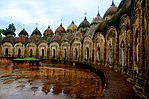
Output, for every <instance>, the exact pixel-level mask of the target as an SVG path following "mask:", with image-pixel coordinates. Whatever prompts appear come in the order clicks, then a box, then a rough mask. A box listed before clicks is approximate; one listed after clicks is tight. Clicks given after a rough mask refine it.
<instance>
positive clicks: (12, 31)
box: [0, 23, 16, 36]
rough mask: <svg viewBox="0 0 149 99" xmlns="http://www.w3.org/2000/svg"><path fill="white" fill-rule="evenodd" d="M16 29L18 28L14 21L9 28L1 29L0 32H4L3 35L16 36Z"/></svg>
mask: <svg viewBox="0 0 149 99" xmlns="http://www.w3.org/2000/svg"><path fill="white" fill-rule="evenodd" d="M15 31H16V28H15V26H14V24H13V23H11V24H9V26H8V28H6V30H3V29H1V30H0V32H1V33H3V35H5V36H8V35H13V36H15V35H16V34H15Z"/></svg>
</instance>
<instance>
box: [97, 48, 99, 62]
mask: <svg viewBox="0 0 149 99" xmlns="http://www.w3.org/2000/svg"><path fill="white" fill-rule="evenodd" d="M97 62H98V63H99V62H100V47H98V49H97Z"/></svg>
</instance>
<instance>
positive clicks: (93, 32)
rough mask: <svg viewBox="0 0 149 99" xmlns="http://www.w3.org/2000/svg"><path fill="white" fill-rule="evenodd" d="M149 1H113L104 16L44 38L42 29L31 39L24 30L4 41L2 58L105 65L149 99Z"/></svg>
mask: <svg viewBox="0 0 149 99" xmlns="http://www.w3.org/2000/svg"><path fill="white" fill-rule="evenodd" d="M148 8H149V1H148V0H122V1H121V2H120V4H119V6H118V7H116V6H115V4H114V2H112V4H111V6H110V7H109V8H108V9H107V11H106V12H105V14H104V16H103V17H101V16H100V13H99V12H98V14H97V16H96V17H95V18H94V19H93V20H92V22H91V23H90V22H88V20H87V18H86V16H85V18H84V20H83V21H82V22H81V23H80V24H79V26H77V25H75V23H74V21H72V23H71V24H70V25H69V26H68V27H67V29H66V30H65V28H64V27H63V25H62V24H60V26H59V27H58V28H57V29H56V31H55V32H53V31H52V30H51V29H50V26H48V28H47V29H46V30H45V31H44V33H43V36H42V34H41V32H40V31H39V30H38V27H36V29H35V30H34V31H33V32H32V34H31V36H30V37H29V36H28V33H27V31H26V30H25V29H23V30H22V31H21V32H20V33H19V37H15V36H13V35H8V36H6V37H3V38H2V40H1V41H0V56H1V57H36V58H42V59H54V60H62V61H68V62H84V63H91V64H97V65H98V66H101V65H105V66H109V67H110V68H113V69H115V70H116V71H119V72H121V74H123V75H127V76H128V78H129V79H128V80H129V81H132V82H135V85H134V90H136V91H137V90H138V91H139V92H141V93H143V94H144V95H145V96H149V43H148V42H149V10H148Z"/></svg>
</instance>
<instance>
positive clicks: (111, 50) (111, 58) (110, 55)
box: [108, 44, 113, 65]
mask: <svg viewBox="0 0 149 99" xmlns="http://www.w3.org/2000/svg"><path fill="white" fill-rule="evenodd" d="M108 60H109V65H112V63H113V48H112V45H111V44H109V58H108Z"/></svg>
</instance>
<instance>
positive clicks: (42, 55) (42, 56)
mask: <svg viewBox="0 0 149 99" xmlns="http://www.w3.org/2000/svg"><path fill="white" fill-rule="evenodd" d="M41 52H42V53H41V58H44V49H42V50H41Z"/></svg>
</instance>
